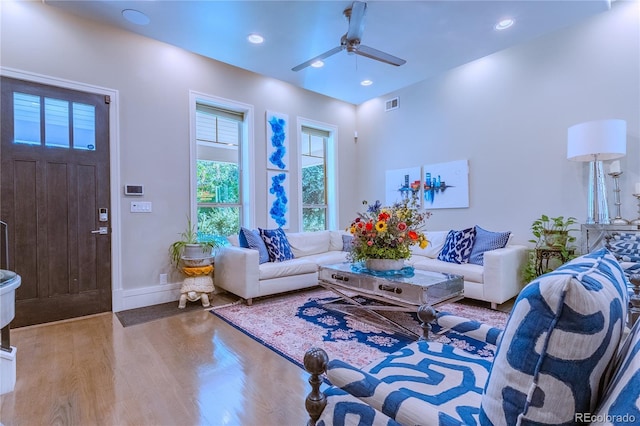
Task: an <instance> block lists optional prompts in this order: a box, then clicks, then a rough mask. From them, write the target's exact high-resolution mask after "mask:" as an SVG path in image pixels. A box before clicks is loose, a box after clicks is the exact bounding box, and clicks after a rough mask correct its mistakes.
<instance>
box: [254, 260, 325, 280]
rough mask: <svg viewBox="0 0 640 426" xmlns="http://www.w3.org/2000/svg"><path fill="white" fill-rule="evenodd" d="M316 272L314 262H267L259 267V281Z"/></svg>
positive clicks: (316, 267) (316, 268)
mask: <svg viewBox="0 0 640 426" xmlns="http://www.w3.org/2000/svg"><path fill="white" fill-rule="evenodd" d="M317 271H318V266H317V265H316V264H315V263H314V262H310V261H308V260H305V259H290V260H285V261H282V262H267V263H263V264H262V265H260V271H259V279H260V280H270V279H272V278H281V277H289V276H294V275H303V274H311V273H314V272H317Z"/></svg>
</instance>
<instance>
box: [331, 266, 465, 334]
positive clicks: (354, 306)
mask: <svg viewBox="0 0 640 426" xmlns="http://www.w3.org/2000/svg"><path fill="white" fill-rule="evenodd" d="M320 269H321V270H320V281H319V284H320V285H321V286H322V287H324V288H326V289H328V290H331V291H332V292H334V293H335V294H336V295H337V296H338V297H337V298H336V299H334V300H332V301H329V302H326V303H325V305H324V306H325V307H327V308H328V309H333V310H337V311H339V312H342V313H344V314H346V315H354V316H357V318H358V320H361V321H364V322H367V323H371V324H373V325H376V326H388V327H391V328H392V329H393V330H394V331H397V332H398V333H400V334H402V335H405V336H407V337H409V338H412V339H415V338H419V339H428V337H429V331H430V330H431V323H432V322H433V321H434V320H435V318H436V311H435V309H434V308H435V307H437V306H440V305H443V304H445V303H451V302H455V301H457V300H460V299H462V298H463V297H464V290H463V288H464V287H463V282H462V277H459V276H450V275H444V274H440V275H441V277H442V283H433V284H428V285H426V286H425V285H424V284H423V285H422V286H423V287H427V286H441V287H442V288H444V289H445V291H444V293H442V289H440V291H439V293H438V297H437V300H436V302H435V303H433V304H431V303H418V304H416V303H410V302H408V301H406V300H403V299H402V297H398V296H399V295H398V293H397V291H396V292H393V291H392V292H390V293H389V296H387V294H386V293H387V291H386V290H384V287H385V286H387V285H388V286H389V287H393V288H395V286H398V285H400V286H404V288H405V289H407V287H406V286H410V287H415V286H416V284H413V283H411V282H410V281H411V279H410V278H409V279H406V280H405V279H403V281H405V282H404V283H398V282H397V281H394V280H388V281H387V280H384V279H383V281H382V284H380V281H381V278H380V277H373V276H366V275H365V274H361V273H359V272H357V271H350V270H349V269H348V268H347V267H346V266H345V264H337V265H326V266H321V267H320ZM419 274H422V272H419ZM428 274H430V275H433V273H428ZM363 275H365V276H363ZM369 278H370V279H372V280H375V281H376V284H375V285H376V287H375V288H378V289H380V288H382V289H383V291H382V292H381V293H382V294H377V293H376V292H374V291H372V290H371V288H368V287H367V286H366V285H364V286H363V280H364V281H367V280H369ZM420 278H425V277H418V279H417V280H419V279H420ZM428 278H429V279H433V277H432V276H429V277H428ZM417 280H416V281H417ZM356 282H357V283H359V285H353V283H356ZM422 291H425V292H426V288H423V289H421V292H422ZM353 295H356V296H363V297H366V298H368V299H373V300H376V301H379V302H382V303H383V304H367V305H364V304H362V303H360V302H358V301H357V300H356V299H354V296H353ZM338 301H342V302H344V303H338ZM421 302H424V298H423V299H421ZM380 312H417V314H418V318H419V320H420V321H421V324H420V326H421V327H422V336H420V335H418V334H417V333H415V332H414V331H412V330H409V329H408V328H406V327H404V326H403V325H401V324H399V323H398V322H396V321H393V320H392V319H390V318H388V317H387V316H385V315H383V314H382V313H380Z"/></svg>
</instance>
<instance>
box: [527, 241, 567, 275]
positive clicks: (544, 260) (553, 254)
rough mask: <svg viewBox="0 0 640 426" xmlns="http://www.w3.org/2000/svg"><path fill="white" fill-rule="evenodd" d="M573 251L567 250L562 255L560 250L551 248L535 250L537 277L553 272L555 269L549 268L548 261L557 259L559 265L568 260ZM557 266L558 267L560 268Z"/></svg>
mask: <svg viewBox="0 0 640 426" xmlns="http://www.w3.org/2000/svg"><path fill="white" fill-rule="evenodd" d="M574 252H575V250H574V249H568V250H566V251H565V252H564V253H563V251H562V249H559V248H553V247H538V248H536V273H537V274H538V276H540V275H542V274H545V273H547V272H549V271H552V270H554V269H555V268H556V267H557V266H556V267H553V265H552V267H549V261H551V260H552V259H557V260H558V261H559V262H560V265H562V264H563V263H565V262H567V261H568V260H569V256H571V255H573V253H574ZM560 265H558V266H560Z"/></svg>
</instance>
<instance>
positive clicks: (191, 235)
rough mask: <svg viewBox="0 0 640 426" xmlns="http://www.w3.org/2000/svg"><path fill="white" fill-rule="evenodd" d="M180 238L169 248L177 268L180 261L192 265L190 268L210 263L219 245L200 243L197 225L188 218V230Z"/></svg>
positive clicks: (170, 255)
mask: <svg viewBox="0 0 640 426" xmlns="http://www.w3.org/2000/svg"><path fill="white" fill-rule="evenodd" d="M180 237H181V238H180V240H178V241H175V242H173V243H172V244H171V245H170V246H169V257H170V258H171V263H172V264H173V265H174V266H175V267H176V268H177V267H178V265H179V264H180V260H185V259H187V260H188V261H189V263H190V265H188V266H202V265H205V264H209V263H210V261H211V257H212V255H211V251H212V250H213V249H214V248H215V247H217V246H218V244H217V242H216V241H198V231H197V228H196V225H195V224H192V223H191V218H190V217H188V216H187V229H186V230H185V231H184V232H182V233H181V234H180ZM207 262H209V263H207ZM193 263H195V264H193Z"/></svg>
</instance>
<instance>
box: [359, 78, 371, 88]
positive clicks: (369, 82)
mask: <svg viewBox="0 0 640 426" xmlns="http://www.w3.org/2000/svg"><path fill="white" fill-rule="evenodd" d="M372 84H373V81H371V80H368V79H367V80H362V81H361V82H360V85H361V86H371V85H372Z"/></svg>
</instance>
